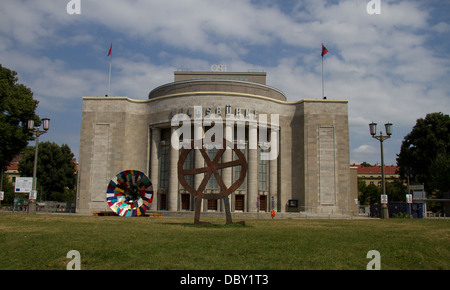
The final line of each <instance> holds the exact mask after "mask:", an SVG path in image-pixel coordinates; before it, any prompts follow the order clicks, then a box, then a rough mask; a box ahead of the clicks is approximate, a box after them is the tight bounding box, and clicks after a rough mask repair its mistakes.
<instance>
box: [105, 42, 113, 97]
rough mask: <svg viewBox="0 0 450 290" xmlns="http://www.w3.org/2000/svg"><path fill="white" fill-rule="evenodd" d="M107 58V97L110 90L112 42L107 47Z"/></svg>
mask: <svg viewBox="0 0 450 290" xmlns="http://www.w3.org/2000/svg"><path fill="white" fill-rule="evenodd" d="M108 56H109V57H110V58H109V75H108V92H107V94H106V96H107V97H108V96H109V90H110V88H111V65H112V42H111V46H110V47H109V52H108Z"/></svg>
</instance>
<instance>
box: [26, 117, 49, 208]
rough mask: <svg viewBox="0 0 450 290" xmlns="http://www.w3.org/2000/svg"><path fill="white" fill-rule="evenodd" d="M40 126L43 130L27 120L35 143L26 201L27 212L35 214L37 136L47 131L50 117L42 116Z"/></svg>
mask: <svg viewBox="0 0 450 290" xmlns="http://www.w3.org/2000/svg"><path fill="white" fill-rule="evenodd" d="M42 127H43V128H44V131H41V130H40V128H39V127H34V120H31V119H30V120H28V123H27V128H28V130H29V131H30V133H32V134H33V135H35V136H36V145H35V149H34V167H33V187H32V190H31V192H30V198H29V201H28V213H29V214H36V197H37V192H36V170H37V156H38V148H39V136H41V135H42V134H45V133H47V131H48V129H49V128H50V119H49V118H44V119H42Z"/></svg>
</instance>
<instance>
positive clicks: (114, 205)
mask: <svg viewBox="0 0 450 290" xmlns="http://www.w3.org/2000/svg"><path fill="white" fill-rule="evenodd" d="M106 201H107V202H108V205H109V207H110V208H111V209H112V210H113V211H114V212H115V213H116V214H118V215H120V216H125V217H131V216H140V215H143V214H144V213H145V212H146V211H147V210H149V209H150V206H151V204H152V201H153V187H152V182H151V181H150V178H148V177H147V176H146V175H145V174H144V173H142V172H140V171H137V170H126V171H122V172H120V173H119V174H117V175H116V178H114V179H112V180H111V181H110V182H109V185H108V189H107V191H106Z"/></svg>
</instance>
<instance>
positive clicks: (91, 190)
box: [77, 73, 356, 214]
mask: <svg viewBox="0 0 450 290" xmlns="http://www.w3.org/2000/svg"><path fill="white" fill-rule="evenodd" d="M191 74H192V75H189V73H176V74H175V80H176V81H175V82H174V83H171V84H167V85H163V86H161V87H158V88H156V89H155V90H153V91H152V92H150V94H149V99H148V100H142V101H141V100H133V99H130V98H127V97H84V98H83V115H82V125H81V138H80V156H79V163H80V164H79V166H80V170H79V174H80V176H79V186H78V194H77V212H79V213H82V214H90V213H92V212H93V211H105V210H109V208H108V206H107V203H106V187H107V184H108V182H109V180H111V178H113V177H114V176H115V175H116V174H118V173H119V172H121V171H123V170H128V169H134V170H140V171H142V172H144V173H146V174H147V176H149V177H150V179H151V180H152V184H153V190H154V192H155V197H154V200H153V204H152V208H151V210H152V211H156V210H167V211H192V210H193V209H194V207H193V206H194V202H193V197H192V196H189V195H188V194H187V193H186V191H185V190H184V188H182V186H181V185H180V184H179V182H178V176H177V168H176V166H177V162H178V155H179V152H178V150H176V149H174V148H173V147H172V146H171V145H170V140H171V136H172V135H173V133H174V132H175V130H176V129H177V128H178V126H172V125H171V120H172V117H173V116H174V115H175V114H180V113H183V114H187V115H189V117H190V118H191V120H192V121H193V122H192V124H193V127H195V126H202V124H201V123H200V124H196V123H195V122H194V113H195V112H194V109H195V107H201V116H202V119H200V121H201V120H203V121H204V120H205V119H204V118H205V116H208V115H209V114H213V113H217V114H218V115H220V116H221V117H222V118H223V120H224V124H223V132H224V136H225V135H226V134H229V133H231V132H233V131H234V132H236V128H235V127H236V124H237V120H238V119H236V118H237V117H238V115H239V114H240V119H239V120H243V121H245V128H246V129H245V144H246V145H245V146H246V147H245V150H244V151H245V155H246V158H247V162H248V172H247V177H246V179H245V181H244V185H243V186H241V187H240V188H239V189H238V190H236V191H235V192H234V193H233V194H232V195H231V196H230V201H231V210H232V211H243V212H256V211H258V210H260V211H270V210H271V209H272V204H274V205H275V210H277V211H279V212H288V211H297V212H298V211H307V212H319V213H339V214H348V213H353V212H356V206H355V205H354V198H356V197H354V196H353V195H354V193H352V192H351V186H350V169H349V129H348V111H347V109H348V104H347V101H346V100H322V99H304V100H300V101H297V102H287V101H286V97H285V96H284V95H283V93H282V92H280V91H279V90H277V89H274V88H271V87H269V86H266V85H265V73H264V74H263V73H245V74H244V73H239V74H233V73H228V74H226V73H225V74H224V73H221V74H220V78H218V75H217V74H215V73H201V74H199V73H191ZM199 75H201V77H199ZM208 76H209V77H210V78H208ZM246 76H247V79H249V80H257V82H251V81H247V80H245V81H242V80H240V79H245V78H246ZM238 78H239V80H238ZM255 113H256V118H255ZM274 115H276V116H278V124H275V123H274V120H275V119H274V120H272V119H271V118H272V116H274ZM262 116H267V121H268V122H267V123H268V124H267V126H263V127H264V128H266V130H267V137H268V139H267V140H268V141H269V140H276V141H277V142H275V143H271V144H276V146H277V148H275V147H273V146H272V147H271V150H272V149H273V150H275V149H276V152H279V154H278V155H277V158H275V159H274V160H267V161H265V162H264V161H261V159H260V158H258V157H259V156H260V155H259V154H260V153H261V151H260V150H261V149H260V148H261V144H262V143H261V142H259V141H260V140H259V136H260V135H261V131H260V129H261V128H262V126H261V124H262V123H261V121H262V120H261V118H262ZM227 117H229V120H234V121H235V122H234V123H233V124H232V125H226V124H225V119H227ZM227 120H228V119H227ZM207 125H211V126H212V123H211V124H207ZM258 125H259V126H258ZM207 127H208V126H205V123H203V126H202V130H195V129H194V130H193V131H194V135H195V134H197V135H196V136H193V137H192V139H198V138H200V137H202V136H204V134H205V132H206V131H207V130H208V128H209V127H208V128H207ZM263 132H264V131H263ZM235 139H236V136H235ZM252 142H256V143H257V144H258V149H251V148H249V147H250V146H249V144H252ZM274 148H275V149H274ZM196 151H198V150H194V157H193V166H194V167H195V168H198V167H204V162H203V160H202V159H201V158H199V156H200V154H198V153H197V152H196ZM274 152H275V151H274ZM231 153H232V152H231V150H226V152H225V154H224V155H223V157H222V158H223V160H222V161H223V162H226V161H227V160H232V159H233V156H232V154H231ZM235 175H236V172H235V169H231V168H230V169H224V170H223V171H222V175H221V176H222V179H223V180H224V183H225V184H226V185H227V186H229V185H230V184H232V183H233V180H234V179H235V177H234V176H235ZM201 180H202V176H199V175H196V176H194V178H193V181H192V182H193V184H194V187H195V185H197V186H198V185H199V184H200V182H201ZM207 190H209V191H211V192H214V191H216V190H217V189H215V188H214V184H212V185H211V186H210V188H207ZM289 201H294V202H291V203H290V202H289ZM257 202H260V207H259V208H257ZM203 210H204V211H219V212H220V211H223V210H224V208H223V204H222V203H221V202H220V200H219V201H216V202H214V201H208V200H204V201H203Z"/></svg>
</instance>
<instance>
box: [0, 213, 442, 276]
mask: <svg viewBox="0 0 450 290" xmlns="http://www.w3.org/2000/svg"><path fill="white" fill-rule="evenodd" d="M204 220H205V221H211V222H212V225H209V226H195V225H193V219H191V218H189V219H187V218H161V219H154V218H148V217H146V218H144V217H141V218H122V217H94V216H92V217H86V216H74V215H67V216H65V215H41V214H38V215H26V214H0V253H1V254H0V269H61V270H64V269H66V265H67V263H68V262H69V261H70V259H68V258H66V255H67V252H68V251H70V250H77V251H79V252H80V255H81V268H82V269H108V270H109V269H186V270H215V269H217V270H219V269H224V270H268V269H289V270H297V269H298V270H301V269H313V270H314V269H359V270H364V269H366V265H367V263H368V262H369V261H370V259H367V258H366V255H367V252H368V251H370V250H377V251H379V252H380V255H381V269H382V270H386V269H405V270H406V269H445V270H449V269H450V220H430V219H413V220H411V219H389V220H377V219H368V220H310V219H285V220H280V219H278V220H277V219H274V220H271V219H259V220H255V219H247V220H246V225H245V226H242V225H231V226H227V225H225V219H204ZM235 221H237V220H235Z"/></svg>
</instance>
